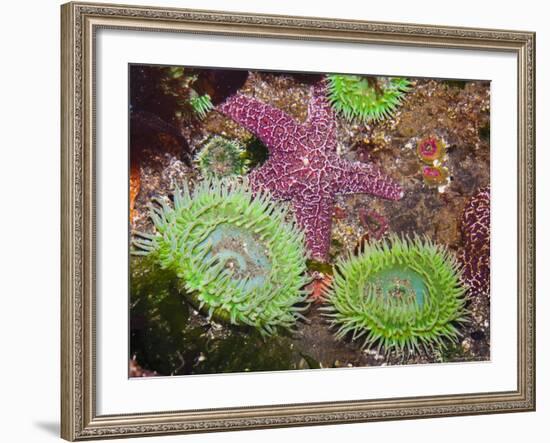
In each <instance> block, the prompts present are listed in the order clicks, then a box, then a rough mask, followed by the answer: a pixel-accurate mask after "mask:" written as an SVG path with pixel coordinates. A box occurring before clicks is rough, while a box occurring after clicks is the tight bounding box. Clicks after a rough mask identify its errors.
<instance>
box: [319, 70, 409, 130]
mask: <svg viewBox="0 0 550 443" xmlns="http://www.w3.org/2000/svg"><path fill="white" fill-rule="evenodd" d="M410 87H411V84H410V82H409V81H408V80H407V79H405V78H400V77H371V76H360V75H342V74H330V75H328V76H327V94H328V100H329V101H330V104H331V105H332V107H333V108H334V110H335V111H336V112H337V113H338V114H340V115H342V116H343V117H344V118H345V119H346V120H348V121H357V122H359V123H367V122H369V121H372V120H374V121H377V120H383V119H385V118H387V117H390V116H391V115H392V114H393V113H394V112H395V110H396V108H397V107H398V106H399V105H400V104H401V102H402V101H403V97H404V95H405V93H406V92H407V91H408V90H409V89H410Z"/></svg>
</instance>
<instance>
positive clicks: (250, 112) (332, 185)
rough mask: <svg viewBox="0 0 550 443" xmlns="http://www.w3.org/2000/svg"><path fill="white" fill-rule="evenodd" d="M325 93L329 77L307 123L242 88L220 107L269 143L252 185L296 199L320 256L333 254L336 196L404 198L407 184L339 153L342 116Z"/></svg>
mask: <svg viewBox="0 0 550 443" xmlns="http://www.w3.org/2000/svg"><path fill="white" fill-rule="evenodd" d="M325 97H326V96H325V85H324V83H323V82H319V83H316V84H315V85H314V86H312V98H311V100H310V102H309V104H308V117H307V119H306V121H305V122H304V123H300V122H298V121H296V120H295V119H294V118H292V117H291V116H289V115H288V114H286V113H285V112H283V111H282V110H280V109H278V108H275V107H273V106H270V105H268V104H266V103H263V102H261V101H259V100H256V99H254V98H251V97H247V96H245V95H242V94H240V93H237V94H235V95H232V96H230V97H229V98H228V99H227V100H226V101H225V102H224V103H222V104H221V105H219V106H218V108H217V109H218V111H220V112H221V113H222V114H224V115H226V116H227V117H229V118H231V119H233V120H234V121H236V122H237V123H239V124H241V125H242V126H244V127H245V128H247V129H248V130H249V131H250V132H252V133H254V134H255V135H256V136H257V137H258V138H259V139H260V140H261V141H262V142H263V143H264V144H265V145H266V147H267V148H268V152H269V158H268V160H267V161H266V162H265V163H264V164H263V165H262V166H261V167H259V168H258V169H255V170H254V171H252V172H251V173H250V174H249V179H250V184H251V186H252V187H253V189H255V190H261V189H267V190H268V191H270V192H271V194H272V195H273V197H275V198H277V199H280V200H290V201H291V203H292V206H293V208H294V212H295V215H296V219H297V221H298V224H299V226H300V227H301V228H302V229H303V230H304V232H305V235H306V243H307V247H308V250H309V251H310V255H311V258H313V259H315V260H319V261H326V260H327V259H328V252H329V247H330V235H331V226H332V212H333V209H334V202H335V196H336V195H347V194H371V195H374V196H376V197H382V198H385V199H389V200H399V199H401V198H402V197H403V190H402V189H401V187H400V186H399V185H398V184H396V183H395V182H394V181H393V180H391V179H390V178H388V177H386V176H384V175H383V174H382V173H381V172H380V171H379V170H378V168H377V167H376V166H374V165H373V164H370V163H361V162H350V161H347V160H344V159H342V158H341V157H340V156H339V155H338V154H337V152H336V147H337V140H336V120H335V117H334V113H333V111H332V109H331V107H330V105H329V103H328V102H327V100H326V98H325Z"/></svg>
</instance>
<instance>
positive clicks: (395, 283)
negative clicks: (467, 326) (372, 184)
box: [322, 235, 468, 352]
mask: <svg viewBox="0 0 550 443" xmlns="http://www.w3.org/2000/svg"><path fill="white" fill-rule="evenodd" d="M460 274H461V270H460V266H459V264H458V262H457V261H456V259H455V258H454V256H453V255H452V254H451V252H450V251H449V250H447V249H446V248H445V247H443V246H441V245H436V244H434V243H433V242H432V241H431V240H429V239H427V238H420V237H416V236H415V237H413V238H412V239H409V238H402V237H398V236H396V235H392V236H390V237H389V238H388V240H385V241H380V242H375V243H368V244H366V245H365V247H364V249H363V251H362V252H361V253H360V254H359V255H358V256H354V257H350V258H348V259H340V260H339V262H338V263H337V272H336V273H335V275H334V279H333V284H332V287H331V288H330V289H329V290H328V293H327V295H326V298H325V302H326V306H325V307H324V308H322V309H323V311H324V315H325V316H326V317H327V318H328V319H329V322H330V323H331V326H332V327H333V328H335V329H336V332H335V337H336V338H337V339H343V338H344V337H345V336H346V335H347V334H349V333H351V334H352V336H351V338H352V340H357V339H359V338H361V337H364V338H363V343H362V346H363V347H366V346H372V345H376V344H377V345H378V348H379V349H382V348H384V350H385V352H390V351H392V350H398V351H403V350H407V351H409V352H416V351H419V350H420V349H421V348H423V349H427V348H434V347H445V346H446V342H447V341H449V340H451V341H452V340H456V339H457V338H458V337H459V336H460V332H459V328H458V325H459V324H461V323H464V322H466V321H467V317H468V312H467V310H466V308H465V297H464V295H465V292H466V288H465V287H464V286H463V285H462V284H461V280H460Z"/></svg>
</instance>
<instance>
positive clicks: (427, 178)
mask: <svg viewBox="0 0 550 443" xmlns="http://www.w3.org/2000/svg"><path fill="white" fill-rule="evenodd" d="M422 177H423V178H424V183H426V184H427V185H428V186H434V187H436V186H444V185H447V184H449V181H450V176H449V169H448V168H447V167H446V166H427V165H426V166H422Z"/></svg>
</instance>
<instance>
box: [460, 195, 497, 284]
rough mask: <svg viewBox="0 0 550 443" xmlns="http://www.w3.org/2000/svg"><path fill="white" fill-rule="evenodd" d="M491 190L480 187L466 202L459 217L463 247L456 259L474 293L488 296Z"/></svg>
mask: <svg viewBox="0 0 550 443" xmlns="http://www.w3.org/2000/svg"><path fill="white" fill-rule="evenodd" d="M490 224H491V211H490V189H489V187H486V188H483V189H481V190H479V191H478V193H477V194H476V195H474V196H473V197H472V199H471V200H470V201H469V202H468V204H467V205H466V208H465V209H464V214H463V216H462V239H463V242H464V247H463V249H462V250H461V251H460V252H459V260H460V262H461V263H462V266H463V279H464V281H465V282H466V283H467V284H468V285H469V286H470V293H471V294H474V295H488V294H489V289H490V270H489V261H490V253H491V248H490V235H491V226H490Z"/></svg>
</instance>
